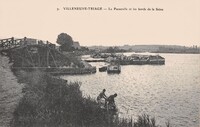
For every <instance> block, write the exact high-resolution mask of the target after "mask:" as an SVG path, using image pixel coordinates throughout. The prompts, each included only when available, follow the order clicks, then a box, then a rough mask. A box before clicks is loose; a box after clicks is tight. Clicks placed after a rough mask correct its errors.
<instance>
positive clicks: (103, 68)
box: [99, 66, 107, 72]
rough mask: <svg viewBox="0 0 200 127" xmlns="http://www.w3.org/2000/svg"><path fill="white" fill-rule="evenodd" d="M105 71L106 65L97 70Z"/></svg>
mask: <svg viewBox="0 0 200 127" xmlns="http://www.w3.org/2000/svg"><path fill="white" fill-rule="evenodd" d="M105 71H107V66H103V67H100V68H99V72H105Z"/></svg>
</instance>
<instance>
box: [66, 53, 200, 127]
mask: <svg viewBox="0 0 200 127" xmlns="http://www.w3.org/2000/svg"><path fill="white" fill-rule="evenodd" d="M127 55H129V54H127ZM160 55H161V56H163V57H164V58H165V65H125V66H121V73H120V74H107V73H106V72H98V70H97V73H96V74H91V75H76V76H62V78H63V79H66V80H68V81H71V82H73V81H79V82H81V83H82V85H81V90H82V91H83V93H84V95H85V96H91V97H93V98H96V97H97V96H98V94H99V93H100V92H101V91H102V89H104V88H105V89H106V95H107V96H109V95H110V94H114V93H117V94H118V96H117V98H116V103H117V105H118V108H119V113H120V116H121V117H132V118H134V119H135V120H136V119H137V116H138V115H142V114H144V113H145V114H148V115H150V116H152V117H155V118H156V120H157V121H156V122H157V124H158V125H161V126H165V123H166V122H167V121H168V120H169V122H170V123H171V125H172V126H173V127H200V55H199V54H160ZM91 64H92V65H94V66H97V69H98V67H101V66H103V65H105V63H91Z"/></svg>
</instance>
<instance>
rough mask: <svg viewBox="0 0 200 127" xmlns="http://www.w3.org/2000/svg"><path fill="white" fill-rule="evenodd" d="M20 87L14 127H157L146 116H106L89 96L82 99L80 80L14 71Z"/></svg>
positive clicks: (39, 72) (41, 73) (38, 72)
mask: <svg viewBox="0 0 200 127" xmlns="http://www.w3.org/2000/svg"><path fill="white" fill-rule="evenodd" d="M14 74H15V75H16V76H17V78H18V81H19V82H20V83H26V85H25V87H24V88H23V94H24V96H23V98H22V99H21V100H20V102H19V104H18V106H17V108H16V110H15V112H14V118H13V121H12V124H11V125H12V126H13V127H133V126H134V127H156V123H155V119H154V118H152V119H151V118H149V116H147V115H143V116H140V117H138V120H137V121H136V122H133V120H132V119H120V118H118V117H117V115H115V116H113V115H108V113H107V111H105V110H102V109H101V108H100V107H99V105H98V104H97V102H96V101H95V100H94V99H92V98H84V97H83V95H82V92H81V91H80V83H78V82H75V83H68V82H66V81H65V80H63V79H60V78H56V77H53V76H50V75H47V74H46V73H43V72H41V71H37V70H33V71H31V72H25V71H19V70H18V71H14Z"/></svg>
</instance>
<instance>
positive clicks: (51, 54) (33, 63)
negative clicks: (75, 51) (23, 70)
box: [0, 37, 62, 67]
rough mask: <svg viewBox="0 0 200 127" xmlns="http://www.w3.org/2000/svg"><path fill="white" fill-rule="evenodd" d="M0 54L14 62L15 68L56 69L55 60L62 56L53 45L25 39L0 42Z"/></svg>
mask: <svg viewBox="0 0 200 127" xmlns="http://www.w3.org/2000/svg"><path fill="white" fill-rule="evenodd" d="M0 52H1V53H2V54H6V55H8V56H9V58H10V60H11V62H13V61H15V62H14V64H15V65H14V66H15V67H50V66H51V67H57V64H56V59H57V58H59V56H61V55H62V54H61V53H60V52H59V51H58V50H56V46H55V44H52V43H50V42H48V41H41V40H37V39H32V38H26V37H24V38H21V39H16V38H14V37H11V38H6V39H2V40H0Z"/></svg>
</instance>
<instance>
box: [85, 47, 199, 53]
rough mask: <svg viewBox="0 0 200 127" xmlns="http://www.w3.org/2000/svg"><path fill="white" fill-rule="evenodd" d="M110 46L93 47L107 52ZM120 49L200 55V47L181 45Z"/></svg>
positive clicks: (125, 48)
mask: <svg viewBox="0 0 200 127" xmlns="http://www.w3.org/2000/svg"><path fill="white" fill-rule="evenodd" d="M109 47H110V46H91V47H88V48H89V49H92V50H100V51H102V50H105V49H107V48H109ZM115 47H118V48H119V49H123V50H127V51H133V52H163V53H200V47H197V46H192V47H186V46H180V45H123V46H115Z"/></svg>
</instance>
